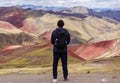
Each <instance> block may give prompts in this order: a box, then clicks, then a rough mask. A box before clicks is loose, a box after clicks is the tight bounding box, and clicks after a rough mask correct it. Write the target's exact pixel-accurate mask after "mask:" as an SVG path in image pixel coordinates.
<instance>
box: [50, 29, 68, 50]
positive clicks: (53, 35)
mask: <svg viewBox="0 0 120 83" xmlns="http://www.w3.org/2000/svg"><path fill="white" fill-rule="evenodd" d="M59 31H61V32H62V31H64V32H65V33H66V38H67V45H68V44H69V43H70V34H69V32H68V31H67V30H66V29H64V28H56V29H55V30H54V31H53V32H52V36H51V43H52V44H53V45H54V48H53V51H54V52H67V46H66V48H65V49H58V48H56V47H55V39H56V38H57V36H58V34H59V33H58V32H59Z"/></svg>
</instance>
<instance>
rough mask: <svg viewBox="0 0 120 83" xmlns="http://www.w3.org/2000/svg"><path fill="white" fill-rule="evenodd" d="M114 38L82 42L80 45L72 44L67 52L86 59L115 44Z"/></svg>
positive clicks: (107, 49) (96, 55) (92, 57)
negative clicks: (95, 41) (88, 42)
mask: <svg viewBox="0 0 120 83" xmlns="http://www.w3.org/2000/svg"><path fill="white" fill-rule="evenodd" d="M115 42H116V41H115V40H108V41H101V42H97V43H90V44H83V45H80V46H77V47H76V46H72V47H70V48H69V53H70V55H72V56H75V57H78V58H80V59H84V60H88V59H94V58H96V57H98V56H100V55H101V54H102V53H104V52H107V51H109V50H110V49H111V48H112V47H113V45H114V44H115Z"/></svg>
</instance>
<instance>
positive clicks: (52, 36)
mask: <svg viewBox="0 0 120 83" xmlns="http://www.w3.org/2000/svg"><path fill="white" fill-rule="evenodd" d="M51 43H52V44H53V45H54V43H55V33H54V31H53V32H52V35H51Z"/></svg>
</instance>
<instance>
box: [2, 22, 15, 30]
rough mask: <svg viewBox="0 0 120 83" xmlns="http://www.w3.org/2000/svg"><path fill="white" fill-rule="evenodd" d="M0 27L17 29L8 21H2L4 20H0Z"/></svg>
mask: <svg viewBox="0 0 120 83" xmlns="http://www.w3.org/2000/svg"><path fill="white" fill-rule="evenodd" d="M0 28H3V29H17V28H16V27H15V26H13V25H12V24H10V23H8V22H4V21H0Z"/></svg>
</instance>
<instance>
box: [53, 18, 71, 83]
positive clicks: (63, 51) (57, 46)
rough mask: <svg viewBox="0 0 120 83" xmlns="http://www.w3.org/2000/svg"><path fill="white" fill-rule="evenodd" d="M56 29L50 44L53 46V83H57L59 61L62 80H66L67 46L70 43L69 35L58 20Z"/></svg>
mask: <svg viewBox="0 0 120 83" xmlns="http://www.w3.org/2000/svg"><path fill="white" fill-rule="evenodd" d="M57 26H58V28H56V29H55V30H54V31H53V32H52V36H51V43H52V44H53V46H54V47H53V83H54V82H57V66H58V61H59V59H61V62H62V70H63V77H64V80H65V81H67V80H68V67H67V45H68V44H69V43H70V34H69V32H68V31H67V30H66V29H64V28H63V26H64V21H63V20H58V22H57Z"/></svg>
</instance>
